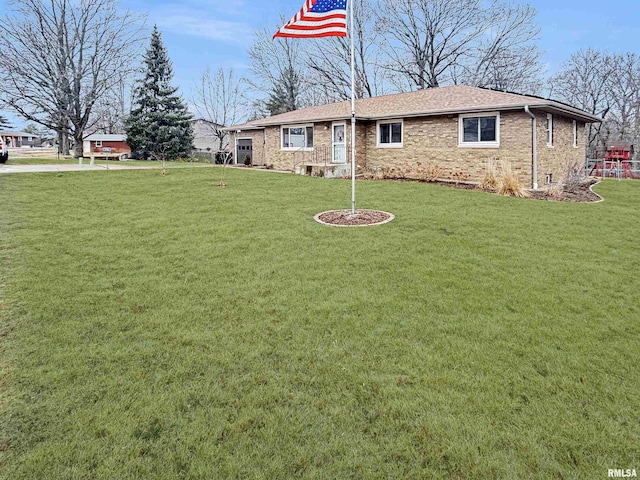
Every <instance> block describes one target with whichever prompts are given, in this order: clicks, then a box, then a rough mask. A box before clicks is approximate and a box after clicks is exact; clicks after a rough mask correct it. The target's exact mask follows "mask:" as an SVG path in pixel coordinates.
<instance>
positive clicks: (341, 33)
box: [275, 28, 347, 38]
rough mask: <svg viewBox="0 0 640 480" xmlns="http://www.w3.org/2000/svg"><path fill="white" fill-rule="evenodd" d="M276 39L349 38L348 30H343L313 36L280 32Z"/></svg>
mask: <svg viewBox="0 0 640 480" xmlns="http://www.w3.org/2000/svg"><path fill="white" fill-rule="evenodd" d="M275 36H276V37H283V38H323V37H346V36H347V29H346V28H345V29H341V30H337V29H335V30H332V31H328V32H324V33H318V32H315V33H311V34H304V33H300V32H295V33H288V32H286V31H285V30H280V31H279V32H278V33H277V34H276V35H275Z"/></svg>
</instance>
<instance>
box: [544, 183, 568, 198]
mask: <svg viewBox="0 0 640 480" xmlns="http://www.w3.org/2000/svg"><path fill="white" fill-rule="evenodd" d="M546 191H547V195H548V196H550V197H553V198H560V197H562V194H563V193H564V187H563V185H562V184H561V183H552V184H551V185H549V186H548V187H547V189H546Z"/></svg>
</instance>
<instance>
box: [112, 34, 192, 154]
mask: <svg viewBox="0 0 640 480" xmlns="http://www.w3.org/2000/svg"><path fill="white" fill-rule="evenodd" d="M144 65H145V73H144V78H142V79H140V80H138V86H137V87H136V89H135V93H134V103H133V109H132V110H131V114H130V115H129V118H127V121H126V123H125V131H126V133H127V143H128V144H129V146H130V147H131V151H132V152H135V154H138V155H140V156H142V157H144V158H151V159H154V160H177V159H178V158H185V157H188V156H190V155H191V151H192V149H193V129H192V127H191V123H190V120H191V118H192V116H191V114H190V113H189V112H188V110H187V107H186V105H185V104H184V102H183V101H182V98H180V96H179V95H177V91H178V88H177V87H173V86H171V80H172V79H173V67H172V65H171V60H170V59H169V56H168V54H167V49H166V48H165V47H164V45H163V43H162V36H161V34H160V32H159V31H158V28H157V27H155V26H154V27H153V33H152V34H151V45H150V46H149V49H148V50H147V53H146V55H145V58H144Z"/></svg>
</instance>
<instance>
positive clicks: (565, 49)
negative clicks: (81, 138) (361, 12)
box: [0, 0, 640, 127]
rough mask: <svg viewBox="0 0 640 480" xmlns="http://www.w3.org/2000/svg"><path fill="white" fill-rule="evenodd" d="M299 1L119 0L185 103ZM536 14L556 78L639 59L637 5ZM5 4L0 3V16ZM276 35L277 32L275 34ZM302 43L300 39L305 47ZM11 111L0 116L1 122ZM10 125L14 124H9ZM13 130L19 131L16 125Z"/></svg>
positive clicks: (543, 8) (581, 2) (602, 0)
mask: <svg viewBox="0 0 640 480" xmlns="http://www.w3.org/2000/svg"><path fill="white" fill-rule="evenodd" d="M302 2H303V0H267V1H256V0H183V1H172V0H121V1H120V5H121V7H122V8H123V9H131V10H134V11H139V12H145V13H147V15H148V20H147V22H148V27H149V29H150V28H151V27H152V26H153V24H157V25H158V27H159V28H160V30H161V31H162V34H163V39H164V42H165V45H166V47H167V49H168V50H169V55H170V57H171V59H172V61H173V63H174V70H175V82H174V83H175V84H176V85H179V86H180V87H181V91H182V94H183V96H184V97H185V98H189V97H190V96H191V89H192V87H193V85H194V83H195V80H196V79H197V78H198V76H199V75H200V73H201V72H202V71H203V70H204V68H206V67H207V66H209V67H211V68H213V69H215V68H218V67H220V66H222V67H225V68H230V67H233V68H234V69H235V70H236V71H237V72H238V73H239V74H240V75H245V74H248V73H249V72H248V71H247V69H246V66H247V58H246V50H247V47H248V46H249V45H250V44H251V39H252V32H253V31H254V30H255V28H256V27H257V26H259V25H262V24H264V23H268V24H273V25H275V24H276V21H277V20H278V18H279V16H280V13H282V14H284V15H285V16H286V17H287V18H289V17H291V16H293V14H294V13H295V12H296V11H297V10H298V9H299V8H300V7H301V5H302ZM528 3H530V4H531V5H533V6H534V7H535V8H536V9H537V10H538V24H539V25H540V27H541V33H540V41H539V45H540V47H541V48H542V50H543V51H544V52H545V54H544V57H543V60H544V63H545V66H546V68H547V70H548V72H550V73H553V72H555V71H557V70H558V69H559V68H560V67H561V65H562V62H563V61H564V60H565V59H567V58H568V57H569V55H571V53H573V52H575V51H577V50H579V49H583V48H588V47H593V48H596V49H602V50H609V51H614V52H627V51H635V52H636V53H640V48H639V42H638V40H637V39H638V38H640V1H639V0H608V1H607V0H530V1H529V2H528ZM5 8H6V1H5V0H0V11H4V10H5ZM274 32H275V29H274ZM302 41H304V40H302ZM7 113H8V112H3V114H5V115H6V116H10V115H7ZM11 118H12V119H14V118H15V117H11ZM14 123H15V125H14V126H16V127H20V126H22V125H23V122H22V121H21V120H19V119H15V120H14Z"/></svg>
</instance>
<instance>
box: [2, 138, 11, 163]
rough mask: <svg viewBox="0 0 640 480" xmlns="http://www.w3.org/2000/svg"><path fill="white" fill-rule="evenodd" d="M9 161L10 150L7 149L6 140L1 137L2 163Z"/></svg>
mask: <svg viewBox="0 0 640 480" xmlns="http://www.w3.org/2000/svg"><path fill="white" fill-rule="evenodd" d="M8 159H9V149H8V148H7V145H6V144H5V143H4V140H2V137H0V163H7V160H8Z"/></svg>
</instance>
